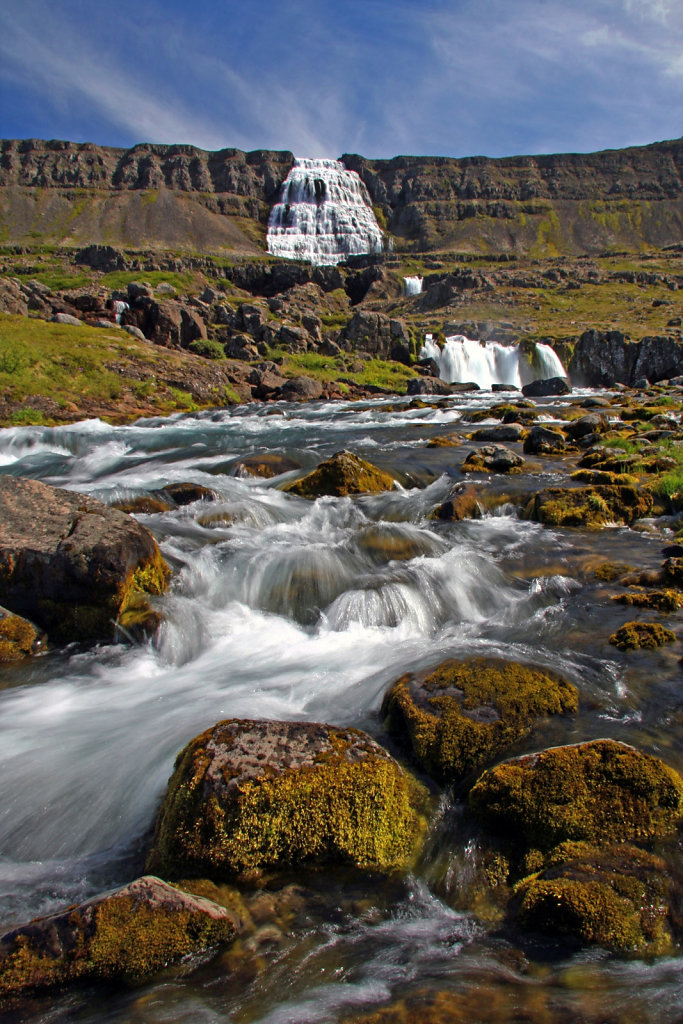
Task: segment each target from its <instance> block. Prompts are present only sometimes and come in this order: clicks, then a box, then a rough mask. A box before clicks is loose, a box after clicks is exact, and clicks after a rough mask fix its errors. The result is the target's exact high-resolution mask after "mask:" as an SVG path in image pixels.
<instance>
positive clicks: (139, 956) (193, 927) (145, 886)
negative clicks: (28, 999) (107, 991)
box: [0, 876, 236, 997]
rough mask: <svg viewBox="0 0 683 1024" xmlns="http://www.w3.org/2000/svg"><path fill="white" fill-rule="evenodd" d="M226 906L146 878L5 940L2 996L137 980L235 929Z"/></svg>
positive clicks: (0, 956) (0, 955)
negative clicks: (71, 985) (92, 982)
mask: <svg viewBox="0 0 683 1024" xmlns="http://www.w3.org/2000/svg"><path fill="white" fill-rule="evenodd" d="M235 931H236V925H235V919H234V916H233V915H232V914H231V913H230V911H228V910H227V909H226V908H225V907H222V906H219V905H218V904H216V903H212V902H211V901H210V900H207V899H204V898H202V897H199V896H194V895H190V894H189V893H185V892H181V891H180V890H179V889H176V888H175V887H174V886H172V885H168V883H166V882H162V881H161V879H159V878H154V877H149V876H147V877H143V878H138V879H136V881H134V882H131V883H130V884H129V885H126V886H124V887H123V888H122V889H117V890H115V891H114V892H110V893H106V894H105V895H103V896H98V897H96V898H95V899H92V900H89V901H88V902H86V903H81V904H79V905H77V906H72V907H68V908H67V909H66V910H64V911H63V912H61V913H58V914H53V915H51V916H49V917H42V918H37V919H36V920H34V921H31V922H30V924H27V925H24V926H23V927H20V928H15V929H14V930H13V931H11V932H8V933H7V934H6V935H4V936H3V937H2V938H0V994H2V995H4V996H5V997H11V996H13V995H18V994H20V993H25V992H30V991H35V990H40V989H45V988H54V987H59V988H61V987H63V986H65V985H68V984H72V983H74V982H79V981H88V982H91V981H97V980H101V981H121V980H123V981H126V982H137V981H141V980H143V979H145V978H148V977H150V976H151V975H153V974H156V973H157V972H158V971H160V970H162V968H164V967H165V966H166V965H167V964H169V963H172V962H173V961H175V960H179V959H181V958H182V957H184V956H187V955H188V954H189V953H196V952H201V951H204V950H206V949H209V948H210V947H212V946H216V945H218V944H221V943H225V942H229V941H230V940H231V939H232V938H233V936H234V935H235Z"/></svg>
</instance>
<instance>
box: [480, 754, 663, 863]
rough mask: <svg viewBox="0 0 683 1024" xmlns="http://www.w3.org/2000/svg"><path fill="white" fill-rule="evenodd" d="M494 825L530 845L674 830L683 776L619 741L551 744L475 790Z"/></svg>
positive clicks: (490, 775)
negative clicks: (682, 777)
mask: <svg viewBox="0 0 683 1024" xmlns="http://www.w3.org/2000/svg"><path fill="white" fill-rule="evenodd" d="M469 801H470V807H471V809H472V811H473V813H474V815H475V817H476V818H477V819H478V820H479V822H480V823H481V824H482V825H483V826H484V827H485V828H486V829H488V830H490V831H491V832H493V833H496V834H498V835H501V836H505V837H508V838H510V839H511V840H512V841H513V842H514V843H515V844H516V845H517V846H518V847H520V848H522V849H529V848H534V849H539V850H550V849H551V848H552V847H554V846H557V845H558V844H559V843H562V842H564V841H566V840H580V841H585V842H589V843H596V842H603V841H607V842H626V841H628V840H647V839H654V838H657V837H660V836H666V835H670V834H672V833H674V832H675V831H676V828H677V826H678V824H679V822H680V820H681V817H682V816H683V780H681V777H680V776H679V775H678V773H677V772H676V771H674V769H673V768H670V767H669V766H668V765H666V764H665V763H664V762H663V761H660V760H659V758H656V757H651V756H650V755H649V754H644V753H641V751H639V750H636V749H635V748H634V747H630V746H628V745H626V744H625V743H617V742H616V741H614V740H592V741H590V742H588V743H578V744H575V745H572V746H565V747H550V748H549V749H547V750H543V751H541V752H540V753H537V754H528V755H526V756H525V757H519V758H515V759H513V760H511V761H505V762H503V763H502V764H499V765H496V767H495V768H490V769H489V770H488V771H487V772H485V773H484V774H483V775H482V776H481V778H480V779H479V780H478V781H477V783H476V785H475V786H474V787H473V788H472V790H471V791H470V795H469Z"/></svg>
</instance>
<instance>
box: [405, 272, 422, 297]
mask: <svg viewBox="0 0 683 1024" xmlns="http://www.w3.org/2000/svg"><path fill="white" fill-rule="evenodd" d="M423 280H424V278H422V277H418V276H415V277H404V278H403V286H404V288H405V290H406V295H419V294H420V292H421V291H422V282H423Z"/></svg>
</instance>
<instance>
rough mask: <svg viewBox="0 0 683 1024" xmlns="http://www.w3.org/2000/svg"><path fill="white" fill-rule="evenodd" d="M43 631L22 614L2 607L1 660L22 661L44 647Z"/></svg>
mask: <svg viewBox="0 0 683 1024" xmlns="http://www.w3.org/2000/svg"><path fill="white" fill-rule="evenodd" d="M44 642H45V638H44V636H43V634H42V633H41V631H40V630H39V629H38V627H37V626H35V625H34V624H33V623H32V622H29V621H28V619H23V618H22V617H21V615H13V614H12V612H9V611H7V609H6V608H0V662H3V661H21V660H22V659H23V658H28V657H30V656H31V655H32V654H37V653H38V652H39V651H41V650H42V649H43V647H44Z"/></svg>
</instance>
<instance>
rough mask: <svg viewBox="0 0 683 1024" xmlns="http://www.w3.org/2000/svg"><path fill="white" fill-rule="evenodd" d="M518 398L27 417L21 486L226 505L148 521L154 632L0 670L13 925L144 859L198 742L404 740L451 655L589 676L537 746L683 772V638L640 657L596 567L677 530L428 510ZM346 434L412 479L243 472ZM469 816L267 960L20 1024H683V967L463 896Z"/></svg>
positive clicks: (92, 994) (4, 436)
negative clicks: (157, 615) (488, 909)
mask: <svg viewBox="0 0 683 1024" xmlns="http://www.w3.org/2000/svg"><path fill="white" fill-rule="evenodd" d="M574 397H575V396H574ZM571 398H572V396H568V397H567V398H566V399H556V400H554V405H553V406H548V407H547V408H546V409H545V411H544V415H545V417H546V419H547V420H548V421H550V420H552V419H553V418H559V419H561V418H562V415H563V414H562V408H563V403H566V402H568V401H570V400H571ZM499 400H500V396H499V395H491V394H490V393H484V392H482V393H481V394H478V393H475V394H468V395H458V396H452V397H449V398H447V399H444V400H442V401H440V402H438V403H436V404H437V406H438V407H437V408H433V407H429V406H428V407H426V408H417V407H416V408H412V407H409V405H408V403H407V401H406V400H401V399H398V400H389V399H378V400H376V401H368V402H363V403H351V402H349V403H343V402H342V403H327V404H325V403H311V404H306V405H288V404H286V403H278V404H270V405H249V406H241V407H237V408H233V409H229V410H221V411H209V412H202V413H198V414H188V415H178V416H174V417H170V418H167V419H161V418H158V419H148V420H142V421H139V422H137V423H134V424H132V425H129V426H110V425H107V424H105V423H102V422H100V421H88V422H85V423H78V424H74V425H71V426H66V427H59V428H45V427H30V428H16V429H8V430H4V431H2V433H1V434H0V471H2V472H5V473H12V474H16V475H21V476H29V477H35V478H38V479H41V480H44V481H46V482H48V483H51V484H54V485H57V486H60V487H67V488H71V489H74V490H78V491H82V492H86V493H89V494H93V495H94V496H96V497H98V498H101V499H103V500H105V501H107V502H111V501H116V500H120V499H123V498H129V497H133V496H135V495H139V494H143V493H146V492H147V491H149V490H151V489H155V488H159V487H163V486H164V485H166V484H169V483H172V482H185V481H192V482H196V483H200V484H203V485H205V486H207V487H210V488H212V489H213V490H214V491H215V492H216V493H217V495H218V498H217V500H215V501H213V502H197V503H194V504H192V505H189V506H186V507H183V508H179V509H177V510H173V511H170V512H165V513H160V514H154V515H141V516H140V517H139V518H140V520H141V521H142V522H143V523H144V524H145V525H146V526H147V527H148V528H149V529H151V530H152V531H153V532H154V534H155V536H156V537H157V539H158V541H159V543H160V545H161V548H162V551H163V553H164V555H165V557H166V559H167V560H168V562H169V564H170V565H171V566H172V568H173V570H174V577H173V584H172V587H171V589H170V591H169V593H168V594H167V595H166V596H164V597H163V598H162V599H160V606H161V607H162V608H163V611H164V614H165V616H166V622H165V624H164V625H163V626H162V628H161V632H160V635H159V636H158V638H157V639H156V641H155V642H154V643H152V642H149V643H145V644H129V643H126V642H122V643H117V644H112V645H109V646H99V647H96V648H94V649H89V650H88V649H83V648H79V647H72V648H67V649H66V650H59V651H52V652H49V653H47V654H45V655H44V656H42V657H39V658H36V659H34V660H33V661H32V662H31V663H30V664H28V665H26V664H24V665H20V666H16V667H11V668H4V669H3V672H2V677H1V680H0V779H1V780H2V781H1V783H0V787H1V792H2V802H1V805H0V925H2V926H4V927H3V930H7V929H8V928H9V927H11V926H12V925H16V924H19V923H21V922H25V921H26V920H28V919H30V918H31V917H33V916H36V915H38V914H44V913H49V912H52V911H55V910H57V909H59V908H61V907H63V906H64V905H65V904H67V903H70V902H75V901H79V900H82V899H84V898H86V897H89V896H91V895H93V894H95V893H97V892H100V891H102V890H103V889H107V888H112V887H114V886H116V885H119V884H123V883H125V882H126V881H129V880H130V879H132V878H133V877H135V876H136V875H137V874H139V873H141V871H142V867H143V864H144V851H145V846H146V844H147V843H148V842H149V835H150V829H151V827H152V825H153V821H154V816H155V813H156V810H157V808H158V805H159V802H160V799H161V795H162V793H163V791H164V787H165V784H166V781H167V779H168V777H169V775H170V772H171V769H172V765H173V760H174V758H175V755H176V754H177V752H178V751H179V750H180V749H181V748H182V747H183V746H184V745H185V743H186V742H187V741H188V740H189V739H190V738H192V737H193V736H195V735H196V734H197V733H199V732H201V731H202V730H203V729H205V728H207V727H208V726H210V725H213V724H214V723H215V722H217V721H219V720H221V719H223V718H228V717H251V718H271V719H290V720H311V721H325V722H329V723H333V724H336V725H353V726H358V727H360V728H363V729H367V730H368V731H369V732H371V733H373V734H374V735H380V733H381V722H380V721H379V720H378V710H379V706H380V703H381V699H382V694H383V692H384V690H385V689H386V687H387V685H388V684H389V683H390V682H391V681H392V680H393V679H395V678H396V677H397V676H398V675H400V674H402V673H403V672H404V671H405V670H406V669H409V668H410V669H412V668H420V667H425V666H429V665H434V664H436V663H438V662H439V661H440V660H442V659H443V658H444V657H445V656H450V655H461V656H467V655H471V654H479V653H487V654H488V653H490V654H498V655H501V656H503V657H506V658H510V659H520V660H523V661H533V662H534V663H535V664H538V665H545V666H548V667H551V668H554V669H556V670H558V671H560V672H562V673H563V674H564V675H565V676H566V677H567V678H568V679H570V680H571V681H573V682H574V683H575V684H576V685H577V686H578V687H579V690H580V695H581V710H580V712H579V714H578V716H576V717H574V718H569V719H563V720H561V721H555V722H554V723H552V724H547V725H544V726H542V727H541V728H540V729H539V730H538V731H537V733H536V734H535V735H534V737H533V739H532V740H531V741H529V740H528V741H526V744H520V745H518V747H516V748H515V751H514V752H519V751H523V750H528V749H535V748H538V747H541V746H547V745H549V744H550V743H553V742H555V743H557V742H559V743H563V742H576V741H578V740H582V739H588V738H595V737H598V736H611V737H614V738H616V739H620V740H624V741H626V742H630V743H634V744H636V745H637V746H639V747H640V748H641V749H643V750H646V751H647V752H650V753H654V754H658V755H659V756H661V757H663V758H664V760H666V761H667V762H668V763H670V764H671V765H673V766H674V767H676V768H677V769H678V770H679V771H681V770H682V769H683V756H682V753H681V747H680V742H679V740H678V737H679V736H680V726H681V721H682V718H683V715H682V712H681V687H680V671H681V669H680V665H679V662H678V658H679V656H680V651H679V650H678V646H679V645H675V646H673V647H671V648H664V649H661V650H658V651H654V652H643V653H636V654H633V653H629V654H624V653H621V652H619V651H617V650H616V649H615V648H614V647H611V646H610V645H609V643H608V637H609V635H610V633H612V632H613V631H614V629H615V628H617V626H618V625H620V624H621V623H622V622H624V621H626V620H627V619H628V618H633V617H634V616H633V610H628V609H626V608H623V607H621V606H618V605H615V604H614V603H613V602H611V601H610V599H609V594H610V592H613V590H612V591H610V588H609V587H608V586H606V585H605V584H602V583H600V582H599V581H598V580H597V579H596V578H595V576H594V575H593V572H592V569H593V568H594V567H595V566H596V565H597V564H598V563H600V562H602V561H605V560H606V559H610V560H615V561H625V562H630V563H631V564H634V565H638V566H651V567H654V566H656V565H658V564H659V563H660V562H661V560H662V555H661V548H662V546H663V543H664V542H665V538H664V537H663V536H662V535H661V534H657V533H655V534H648V533H644V532H638V531H635V530H630V529H625V528H623V529H618V528H611V529H605V530H602V531H600V532H598V533H592V534H591V533H586V532H581V531H572V530H566V531H560V530H556V531H553V530H549V529H547V528H544V527H541V526H539V525H538V524H534V523H530V522H526V521H524V520H522V519H520V518H519V516H518V514H517V508H516V506H515V505H514V504H513V503H510V502H505V501H502V498H501V503H499V504H498V505H497V507H496V508H495V510H494V511H493V512H491V513H489V514H487V515H486V516H485V517H484V518H483V519H480V520H471V521H465V522H460V523H441V522H435V521H434V520H430V519H429V518H428V515H429V512H430V511H431V510H432V509H433V508H434V507H435V506H436V505H437V504H438V503H439V501H440V500H442V499H443V498H444V496H445V495H446V494H447V492H448V490H449V488H450V487H451V485H452V484H453V480H454V479H460V478H461V474H460V471H459V468H458V467H459V466H460V464H461V463H462V461H463V459H464V457H465V455H466V454H467V452H468V451H469V450H470V449H471V447H472V445H471V444H469V443H465V444H463V445H462V446H461V447H458V448H427V447H426V443H427V441H428V440H429V439H430V438H431V437H433V436H434V435H437V434H443V433H445V432H448V431H453V430H460V431H461V432H462V433H465V432H466V431H467V430H468V429H472V428H471V427H470V426H469V425H468V423H467V413H468V411H470V410H472V409H475V408H476V409H479V408H481V407H482V406H486V405H487V404H491V403H492V402H493V401H499ZM512 447H515V446H514V445H513V446H512ZM341 448H348V449H350V450H352V451H354V452H356V453H357V454H359V455H361V456H363V457H364V458H367V459H369V460H371V461H373V462H375V463H376V464H377V465H379V466H380V467H382V468H385V469H388V470H390V471H393V472H394V473H395V474H397V475H398V476H399V477H400V479H401V480H402V484H403V486H400V487H398V488H397V489H396V490H394V491H392V492H388V493H385V494H381V495H377V496H365V497H361V498H357V499H350V498H322V499H318V500H317V501H316V502H314V503H311V502H308V501H306V500H304V499H300V498H297V497H294V496H292V495H288V494H285V493H283V492H282V491H280V490H279V489H278V486H279V485H280V484H282V483H283V482H284V481H286V480H288V479H290V478H292V477H293V476H295V475H296V472H291V471H290V472H289V473H285V474H282V475H280V476H278V477H276V478H274V479H270V480H266V479H263V478H254V477H248V476H241V475H239V473H238V471H237V468H238V463H239V461H240V459H241V458H243V457H244V456H245V455H251V454H254V453H265V452H268V453H279V454H282V455H286V456H288V457H290V458H292V459H294V460H296V461H297V462H299V463H300V464H301V466H303V467H304V468H313V467H314V466H315V465H316V464H317V462H318V461H319V460H320V459H321V458H322V457H326V456H328V455H330V454H332V453H333V452H335V451H337V450H339V449H341ZM563 474H564V475H566V470H565V469H564V468H563V466H562V464H561V463H559V462H552V461H548V460H545V461H544V462H543V463H542V465H540V464H538V463H537V464H536V468H535V469H534V470H533V479H531V480H530V479H529V477H528V476H524V477H517V478H515V479H514V481H513V480H506V479H504V478H502V479H494V480H489V479H488V478H481V477H479V478H478V480H479V486H481V487H482V488H484V489H489V490H490V491H491V492H492V493H493V492H494V491H497V492H501V494H502V492H503V491H504V490H505V489H506V488H507V489H508V490H509V489H512V492H513V495H514V491H515V490H523V489H527V490H532V489H539V488H540V487H542V486H544V485H547V484H548V483H549V482H550V481H556V480H558V479H560V478H562V476H563ZM679 618H680V614H677V615H676V616H672V617H671V622H672V624H673V625H674V627H675V626H676V624H677V619H679ZM460 822H461V815H460V805H459V804H458V802H457V801H454V800H449V799H448V798H446V797H443V798H442V800H441V804H440V808H439V812H438V813H437V814H436V815H435V819H434V822H433V823H432V827H431V831H430V835H429V837H428V842H427V846H426V849H425V852H424V854H423V857H422V860H421V863H420V867H419V869H418V870H417V871H416V873H415V875H413V876H411V877H409V878H408V879H405V880H402V879H391V880H389V879H381V878H377V877H372V878H363V877H361V878H358V877H355V876H352V877H348V876H346V875H344V874H341V873H340V874H339V875H338V876H334V875H333V874H332V873H326V874H325V876H324V877H318V878H315V879H313V880H307V881H306V884H310V885H311V886H312V888H314V889H315V899H312V900H311V901H310V903H309V905H308V906H307V909H306V910H305V912H302V914H301V915H300V918H299V919H298V921H297V923H295V925H293V926H292V927H291V929H290V930H289V931H288V932H287V933H286V934H284V935H283V936H280V937H279V938H277V939H274V940H273V942H272V943H271V944H270V945H266V946H263V947H259V948H258V949H255V950H254V951H253V953H251V954H250V953H249V951H246V952H245V953H244V956H243V960H242V961H241V965H242V966H241V969H240V970H239V971H235V970H231V969H230V961H229V960H226V959H225V955H223V954H219V955H218V957H216V958H206V959H204V960H200V961H199V962H197V961H193V962H191V963H187V964H183V965H181V966H180V967H176V968H173V969H169V970H168V971H167V972H166V973H164V974H163V975H161V976H160V977H159V978H157V979H156V980H154V981H153V982H151V983H149V984H147V985H145V986H143V987H141V988H137V989H131V990H126V991H120V992H115V991H111V992H101V991H95V990H87V991H80V992H72V993H69V994H66V995H62V996H57V997H54V996H52V997H44V998H39V999H35V1000H32V1001H31V1002H30V1003H29V1004H27V1006H26V1010H25V1016H23V1017H22V1018H21V1019H22V1020H27V1021H36V1022H37V1021H40V1022H43V1024H57V1022H60V1024H61V1022H66V1021H79V1022H84V1024H95V1022H102V1021H107V1022H124V1021H125V1022H128V1021H135V1022H140V1024H161V1022H168V1024H171V1022H172V1024H180V1022H193V1024H195V1022H207V1024H214V1022H216V1024H217V1022H219V1021H221V1022H225V1021H233V1022H235V1024H238V1022H239V1024H247V1022H249V1024H253V1022H260V1024H265V1022H268V1024H284V1022H323V1021H324V1022H328V1021H330V1022H336V1021H338V1020H341V1019H343V1018H344V1017H345V1016H346V1015H349V1014H353V1013H360V1012H362V1011H364V1010H370V1009H372V1008H374V1007H376V1006H377V1005H379V1004H381V1003H383V1002H386V1001H388V1000H389V999H399V998H403V997H405V996H409V995H410V994H411V993H412V992H414V991H415V990H416V989H420V990H427V991H429V992H432V993H433V992H443V991H458V992H460V993H471V994H472V993H476V994H478V997H481V1007H482V1008H481V1016H480V1017H472V1018H471V1020H472V1022H473V1024H476V1020H479V1019H481V1020H482V1021H507V1020H519V1021H521V1020H524V1021H526V1020H529V1021H532V1020H533V1021H536V1020H538V1021H544V1022H546V1021H547V1022H551V1021H553V1022H554V1021H558V1022H564V1021H575V1020H585V1021H589V1022H591V1024H593V1022H596V1024H597V1022H598V1021H609V1022H617V1021H618V1022H624V1024H626V1022H629V1024H632V1022H639V1021H643V1022H653V1024H654V1022H661V1024H670V1022H671V1024H673V1022H674V1021H678V1020H681V1019H682V1018H683V981H682V973H681V970H680V960H676V959H661V960H658V961H654V962H646V961H640V960H626V959H620V958H617V957H612V956H609V955H608V954H606V953H604V952H603V951H596V950H583V951H581V952H578V953H576V954H574V955H572V956H569V955H567V954H565V953H561V952H560V951H558V950H557V949H555V948H553V946H552V944H550V943H546V944H541V945H536V946H534V945H533V944H531V945H530V946H529V947H528V948H525V949H524V950H522V949H517V948H515V947H514V946H513V945H512V944H511V943H510V941H509V940H508V939H507V938H506V937H505V935H504V934H503V933H500V932H499V931H497V930H496V928H495V926H493V925H491V924H488V925H487V924H486V923H485V922H484V921H482V920H481V919H478V918H477V917H475V916H473V915H472V914H471V913H469V912H467V911H466V910H465V909H463V906H464V895H463V894H464V891H465V889H466V886H467V878H468V876H469V875H468V873H469V874H471V871H472V864H473V862H474V861H476V856H477V844H476V840H475V839H473V838H472V836H470V835H469V834H467V833H466V831H463V830H462V827H461V824H460ZM525 1014H527V1015H526V1016H525ZM7 1019H8V1020H9V1019H10V1018H7ZM11 1019H12V1020H16V1019H17V1017H16V1015H15V1016H13V1017H12V1018H11ZM416 1019H419V1016H418V1017H417V1018H416Z"/></svg>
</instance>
